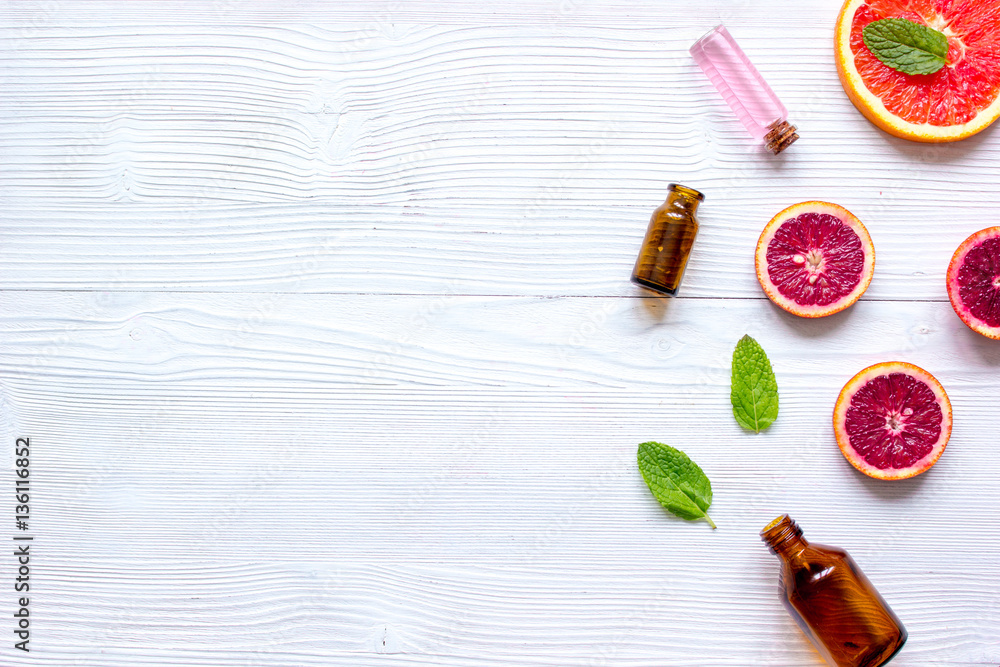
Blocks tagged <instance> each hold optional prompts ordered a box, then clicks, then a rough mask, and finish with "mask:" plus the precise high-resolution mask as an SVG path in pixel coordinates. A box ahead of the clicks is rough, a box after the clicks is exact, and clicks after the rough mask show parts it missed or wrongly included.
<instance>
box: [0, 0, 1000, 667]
mask: <svg viewBox="0 0 1000 667" xmlns="http://www.w3.org/2000/svg"><path fill="white" fill-rule="evenodd" d="M836 4H839V3H832V4H831V3H829V2H819V1H818V0H810V1H808V2H790V1H787V2H786V1H779V0H768V2H765V3H751V2H748V1H746V0H742V1H736V2H733V1H729V0H705V1H701V2H697V3H695V2H693V1H689V0H685V1H684V2H675V3H669V6H667V5H665V4H664V3H661V2H652V1H650V0H637V1H636V2H629V3H622V2H620V1H619V0H615V1H611V0H593V1H591V0H588V1H587V2H582V1H580V0H558V1H555V0H551V1H549V0H543V1H541V2H522V1H521V0H502V1H501V2H492V3H471V2H467V1H465V0H434V2H415V1H413V2H409V1H408V2H403V1H398V0H394V1H389V2H362V1H361V0H342V1H339V2H337V3H320V2H296V3H286V4H285V5H277V4H274V3H270V2H263V1H261V2H240V1H237V0H219V1H215V2H212V1H210V2H207V3H205V2H199V3H194V2H178V3H170V4H168V3H159V2H144V3H115V2H94V3H86V4H83V3H66V2H9V1H8V2H0V90H2V91H3V92H2V95H0V159H2V160H3V166H4V168H3V169H2V170H0V429H2V436H0V437H2V438H3V443H4V448H5V449H4V450H3V451H4V452H5V453H7V452H11V449H9V447H10V445H12V444H13V441H14V438H16V437H25V436H28V437H30V438H31V442H32V450H33V455H32V471H33V477H32V483H33V488H32V494H33V496H32V519H31V528H32V533H33V534H34V535H35V536H36V537H35V542H34V543H33V548H34V549H35V550H36V551H35V554H36V560H34V561H33V564H32V567H33V569H32V578H33V579H32V584H33V585H32V591H31V593H32V605H33V606H32V622H33V626H32V628H33V635H32V653H31V654H29V655H25V654H23V653H22V652H20V651H16V650H14V649H12V647H11V644H12V642H11V641H10V636H9V634H4V635H0V636H3V637H6V638H5V639H4V640H3V641H0V664H2V665H5V666H6V665H12V666H20V665H25V666H27V665H35V664H45V665H53V666H59V667H69V666H74V667H82V666H92V667H136V666H154V665H155V666H161V665H162V666H164V667H168V666H169V667H173V666H205V667H210V666H211V667H237V666H239V667H250V666H255V667H279V666H280V667H286V666H297V665H302V666H308V667H320V666H322V667H328V666H331V665H332V666H337V667H341V666H343V667H359V666H360V667H369V666H370V667H432V666H433V667H470V666H477V667H478V666H482V667H528V666H535V665H539V666H541V665H552V666H559V667H562V666H565V667H571V666H572V667H579V666H587V667H596V666H608V667H654V666H656V667H665V666H669V667H680V666H689V667H711V666H714V665H718V666H720V667H721V666H734V667H735V666H737V665H739V666H741V667H742V666H746V665H754V666H756V665H763V666H768V667H803V666H807V665H808V666H812V665H815V666H816V667H819V665H820V664H821V663H820V660H819V658H818V655H817V654H816V653H815V651H813V650H812V649H811V648H810V647H809V645H808V642H807V641H806V640H805V638H804V637H803V636H802V634H801V633H800V632H799V630H798V629H797V628H796V626H795V625H794V623H793V622H792V620H791V619H790V617H789V616H788V615H787V614H786V613H785V611H784V609H783V608H782V607H781V605H780V604H779V603H778V599H777V591H776V588H775V583H776V582H775V579H776V575H777V561H776V560H775V559H774V557H773V556H771V555H770V554H768V553H767V551H766V549H765V548H764V546H763V544H762V543H761V542H760V540H759V538H758V536H757V531H758V530H759V528H760V527H762V526H763V525H764V524H766V523H767V522H768V521H770V520H771V519H772V518H773V517H774V516H775V515H777V514H779V513H782V512H789V513H790V514H792V515H793V516H794V517H795V518H796V519H797V520H798V521H799V522H800V524H801V525H802V526H803V528H804V529H805V530H806V534H807V536H808V537H810V538H814V539H815V540H816V541H819V542H825V543H829V544H835V545H838V546H842V547H844V548H847V549H848V550H849V551H850V552H851V553H852V555H853V556H854V557H855V559H856V560H857V561H858V562H859V563H860V564H861V565H862V566H863V567H864V569H865V571H866V573H867V574H868V575H869V577H870V578H871V579H872V580H873V581H874V582H875V584H876V585H877V587H878V588H879V590H880V591H881V592H882V594H883V595H884V596H885V597H886V598H887V599H888V600H889V601H890V603H891V605H892V607H893V609H894V610H895V611H896V612H897V613H898V614H899V616H900V617H901V618H902V619H903V622H904V623H905V625H906V627H907V628H908V630H909V632H910V640H909V642H908V644H907V646H906V647H905V649H904V651H903V652H902V653H901V654H900V656H899V657H898V658H896V659H895V660H894V662H893V665H899V666H900V667H917V666H920V667H926V666H927V665H942V666H950V667H957V666H959V665H962V666H973V665H976V666H983V665H988V666H990V667H995V666H996V665H997V664H998V663H1000V641H998V639H997V638H998V637H1000V583H998V582H1000V563H998V561H997V559H996V557H995V553H994V552H995V548H994V546H995V544H996V543H997V539H998V537H1000V534H998V530H1000V529H998V523H997V519H998V518H1000V515H998V510H997V508H998V507H1000V490H998V487H997V485H996V482H995V480H996V479H997V478H998V476H1000V459H998V458H997V456H996V451H995V450H996V443H997V438H998V436H1000V421H998V417H997V415H998V408H1000V404H998V399H997V396H998V395H1000V373H998V370H1000V346H998V345H997V344H996V343H995V342H993V341H988V340H986V339H985V338H983V337H981V336H977V335H976V334H974V333H972V332H971V331H969V330H968V329H967V328H966V327H965V325H963V324H962V323H961V322H960V321H959V319H958V318H957V317H956V316H955V314H954V313H953V312H952V310H951V307H950V305H949V304H948V302H947V296H946V294H945V288H944V279H943V278H944V272H945V268H946V266H947V262H948V259H949V258H950V256H951V253H952V251H953V250H954V248H955V247H957V245H958V243H959V242H960V241H961V240H963V239H964V238H965V237H966V236H968V235H969V234H970V233H971V232H973V231H975V230H978V229H980V228H982V227H986V226H989V225H993V224H996V220H995V200H996V196H997V193H998V188H997V185H996V183H995V181H996V178H995V174H996V173H997V167H998V164H1000V153H998V151H997V150H996V149H995V148H994V147H993V145H992V144H993V143H994V141H995V140H994V138H993V137H992V134H993V133H994V132H993V131H987V132H984V133H983V134H981V135H980V136H978V137H976V138H973V139H971V140H968V141H965V142H962V143H961V144H957V145H946V146H918V145H914V144H908V143H906V142H903V141H899V140H895V139H892V138H889V137H886V136H884V135H882V134H880V133H879V132H878V131H877V130H875V129H874V128H873V127H871V126H870V125H869V124H868V123H867V121H865V120H864V119H863V118H862V117H861V116H860V114H858V113H857V112H856V111H855V110H854V108H853V107H852V106H851V105H850V103H849V102H848V101H847V99H846V97H845V96H844V94H843V92H842V90H841V87H840V84H839V82H838V80H837V77H836V74H835V71H834V67H833V62H832V48H831V41H832V26H833V21H834V18H835V14H836V10H837V7H836V6H835V5H836ZM720 21H722V22H725V23H726V24H727V25H728V27H729V28H730V30H731V31H732V32H733V34H734V35H735V36H736V38H737V39H738V40H739V41H740V43H741V44H742V45H743V46H744V47H745V49H746V50H747V52H748V53H749V55H750V56H751V58H752V59H753V60H754V62H755V63H756V64H757V66H758V67H759V68H760V70H761V71H762V72H763V74H764V75H765V77H766V78H767V79H768V80H769V81H770V82H771V84H772V86H773V87H774V88H775V90H776V91H777V92H778V95H779V96H780V97H781V98H782V99H783V101H784V102H785V103H786V104H787V106H788V107H789V109H790V112H791V120H792V121H793V122H795V123H796V124H797V125H798V126H799V129H800V133H801V134H802V137H803V138H802V140H801V141H800V142H799V143H797V144H796V145H795V147H794V148H793V149H791V150H790V151H788V153H787V154H786V155H785V157H784V158H783V159H780V160H774V159H772V158H770V157H767V156H765V155H762V154H761V153H759V152H758V151H757V149H756V148H755V147H754V146H753V145H752V144H751V143H750V140H749V139H748V137H747V136H746V135H745V133H744V131H743V129H742V127H740V126H739V125H738V122H737V121H736V120H735V119H734V118H733V117H732V116H731V114H730V112H729V111H728V109H727V108H726V107H725V106H724V104H723V102H722V101H721V99H720V98H719V97H718V96H717V94H716V93H715V91H714V90H713V89H712V88H711V87H710V86H709V84H708V83H707V82H706V81H705V80H704V77H703V76H702V74H701V73H700V72H699V71H698V70H697V69H696V68H695V66H694V65H693V63H692V62H691V61H690V59H689V58H688V56H687V47H688V46H689V45H690V43H691V42H692V41H693V40H694V39H696V38H697V37H698V36H700V35H701V34H702V33H703V32H704V31H705V30H706V29H707V28H709V27H711V26H712V25H714V24H716V23H718V22H720ZM672 181H680V182H683V183H686V184H689V185H691V186H694V187H698V188H699V189H702V190H703V191H705V192H706V194H707V195H708V198H707V201H706V202H705V204H704V205H703V206H702V209H701V213H700V218H701V221H702V225H703V231H702V235H701V237H700V238H699V240H698V243H697V245H696V248H695V251H694V255H693V257H692V260H691V263H690V266H689V269H688V273H687V276H686V278H685V283H684V286H683V288H682V293H681V297H680V298H677V299H670V300H667V299H660V298H654V297H650V296H649V295H648V293H645V292H642V291H640V290H638V289H636V288H634V287H632V286H631V285H630V284H629V283H628V276H629V273H630V271H631V268H632V263H633V262H634V260H635V255H636V252H637V250H638V246H639V243H640V241H641V238H642V235H643V233H644V230H645V225H646V222H647V220H648V218H649V215H650V213H651V212H652V210H653V209H654V208H655V207H656V206H657V205H658V204H659V203H660V202H661V201H662V199H663V197H664V194H665V186H666V184H667V183H669V182H672ZM806 199H826V200H831V201H835V202H838V203H840V204H842V205H844V206H846V207H847V208H849V209H851V210H852V211H853V212H854V213H856V214H857V215H858V216H859V217H860V218H861V219H862V220H863V221H864V222H865V224H866V225H867V226H868V229H869V231H870V232H871V235H872V237H873V240H874V242H875V246H876V249H877V253H878V259H877V264H876V276H875V280H874V281H873V282H872V286H871V288H870V289H869V291H868V293H867V294H866V296H865V297H864V298H863V299H862V300H861V301H860V302H859V303H858V304H856V305H855V306H853V307H852V308H850V309H849V310H847V311H845V312H843V313H841V314H838V315H836V316H833V317H830V318H826V319H824V320H822V321H806V320H802V319H799V318H795V317H792V316H789V315H787V314H785V313H783V312H782V311H780V310H778V309H777V308H775V307H774V306H773V305H772V304H771V303H770V302H769V301H767V300H766V298H764V296H763V294H762V292H761V290H760V288H759V285H758V284H757V282H756V278H755V277H754V274H753V264H752V262H753V259H752V258H753V248H754V245H755V243H756V239H757V236H758V234H759V232H760V229H761V228H762V227H763V226H764V224H765V223H766V221H767V220H768V219H769V218H770V217H771V216H772V215H773V214H774V213H776V212H777V211H779V210H780V209H782V208H784V207H785V206H786V205H788V204H790V203H793V202H796V201H802V200H806ZM744 333H750V334H751V335H753V336H754V337H755V338H756V339H757V340H758V341H759V342H760V343H761V344H762V345H763V347H764V349H765V350H766V351H767V352H768V354H769V355H770V357H771V361H772V363H773V365H774V369H775V373H776V375H777V380H778V384H779V389H780V396H781V408H780V414H779V417H778V420H777V422H776V423H775V424H774V425H773V426H772V427H771V428H770V429H769V430H768V431H767V432H765V433H763V434H761V435H752V434H748V433H745V432H743V431H742V430H740V428H739V427H738V426H737V425H736V423H735V421H734V420H733V418H732V415H731V413H730V406H729V363H730V355H731V353H732V348H733V346H734V345H735V342H736V340H738V338H739V337H740V336H742V335H743V334H744ZM889 359H901V360H905V361H909V362H912V363H916V364H918V365H920V366H922V367H924V368H926V369H928V370H929V371H931V372H932V373H933V374H934V375H935V376H936V377H937V378H938V379H939V380H940V381H941V382H942V384H943V385H944V386H945V388H946V389H947V391H948V393H949V395H950V397H951V400H952V403H953V406H954V410H955V427H954V431H953V435H952V440H951V443H950V444H949V446H948V449H947V450H946V452H945V454H944V456H943V457H942V459H941V461H940V462H939V463H938V464H937V465H936V466H935V467H934V469H933V470H931V471H929V472H928V473H927V474H925V475H922V476H920V477H918V478H915V479H913V480H908V481H905V482H900V483H893V484H886V483H879V482H877V481H875V480H871V479H868V478H866V477H863V476H862V475H860V474H858V473H857V472H856V471H855V470H854V469H853V468H851V466H850V465H849V464H848V463H847V462H846V461H845V460H844V458H843V457H842V456H841V454H840V452H839V450H838V449H837V447H836V444H835V442H834V440H833V436H832V433H831V426H830V414H831V412H832V407H833V402H834V400H835V398H836V396H837V394H838V392H839V390H840V388H841V387H842V386H843V384H844V382H845V381H846V380H847V379H848V378H850V377H851V376H852V375H853V374H854V373H855V372H856V371H858V370H860V369H861V368H863V367H865V366H867V365H870V364H872V363H876V362H879V361H885V360H889ZM650 439H658V440H663V441H666V442H669V443H671V444H674V445H676V446H679V447H681V448H683V449H684V450H685V451H686V452H688V453H689V454H690V455H691V456H692V458H693V459H694V460H696V461H697V462H698V463H699V464H700V465H701V466H702V467H703V468H704V469H705V471H706V472H707V474H708V475H709V477H710V478H711V480H712V482H713V486H714V490H715V499H714V503H713V506H712V510H711V513H712V516H713V518H714V520H715V521H716V523H717V524H718V525H719V529H718V530H717V531H712V530H711V529H709V528H708V526H707V525H706V524H703V523H692V524H687V523H684V522H682V521H680V520H678V519H676V518H674V517H672V516H670V515H669V514H667V513H666V512H664V511H663V510H662V508H660V506H659V505H658V504H657V503H656V501H655V499H653V497H652V496H651V495H650V494H649V492H648V490H647V489H646V487H645V486H644V484H643V482H642V480H641V477H640V476H639V474H638V470H637V468H636V465H635V460H634V458H635V448H636V445H637V444H638V443H639V442H642V441H644V440H650ZM9 455H10V457H11V460H13V454H12V453H10V454H9ZM9 468H10V467H9V466H8V468H7V469H9ZM7 479H8V480H9V479H10V475H9V474H8V475H7ZM0 486H2V488H5V489H9V488H10V487H9V481H5V482H3V483H2V484H0ZM11 510H13V506H12V504H11V505H3V504H0V511H2V512H9V511H11ZM4 516H8V518H9V514H4ZM11 530H13V529H12V528H11ZM9 537H10V535H9V533H3V532H0V539H8V540H9ZM12 573H13V566H12V560H11V558H10V557H9V556H8V557H0V590H7V589H8V588H9V584H10V581H11V579H12V577H13V574H12ZM13 602H14V596H13V594H12V593H9V594H8V595H0V615H6V614H9V613H11V612H12V611H13V609H12V607H11V605H12V604H13ZM8 618H10V617H9V616H8ZM9 627H10V626H5V625H2V624H0V631H3V632H6V633H9Z"/></svg>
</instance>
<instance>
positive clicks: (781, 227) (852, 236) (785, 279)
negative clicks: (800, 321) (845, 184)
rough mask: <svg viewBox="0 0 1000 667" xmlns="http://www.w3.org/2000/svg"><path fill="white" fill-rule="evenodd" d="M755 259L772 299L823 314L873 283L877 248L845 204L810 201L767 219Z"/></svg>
mask: <svg viewBox="0 0 1000 667" xmlns="http://www.w3.org/2000/svg"><path fill="white" fill-rule="evenodd" d="M754 264H755V265H756V267H757V279H758V280H759V281H760V286H761V287H763V288H764V292H765V293H766V294H767V296H768V298H769V299H771V301H773V302H774V303H776V304H777V305H778V306H780V307H781V308H784V309H785V310H787V311H788V312H790V313H792V314H794V315H799V316H800V317H824V316H826V315H832V314H833V313H836V312H839V311H841V310H843V309H844V308H847V307H848V306H850V305H851V304H852V303H854V302H855V301H857V300H858V299H859V298H860V297H861V295H862V294H864V292H865V290H866V289H868V284H869V283H871V280H872V274H873V273H874V272H875V248H874V247H873V246H872V239H871V237H870V236H869V235H868V230H867V229H865V226H864V225H862V224H861V221H860V220H858V219H857V218H856V217H854V215H853V214H852V213H851V212H850V211H848V210H847V209H846V208H844V207H843V206H837V205H836V204H829V203H827V202H821V201H807V202H802V203H801V204H795V205H793V206H789V207H788V208H786V209H785V210H784V211H782V212H781V213H779V214H778V215H776V216H774V217H773V218H772V219H771V221H770V222H769V223H767V226H766V227H764V231H763V232H761V234H760V238H759V239H758V240H757V257H756V260H755V262H754Z"/></svg>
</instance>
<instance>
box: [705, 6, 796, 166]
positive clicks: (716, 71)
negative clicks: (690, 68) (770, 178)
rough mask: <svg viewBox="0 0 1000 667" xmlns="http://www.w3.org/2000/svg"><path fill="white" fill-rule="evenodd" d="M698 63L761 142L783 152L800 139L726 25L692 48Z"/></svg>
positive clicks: (778, 102) (783, 108)
mask: <svg viewBox="0 0 1000 667" xmlns="http://www.w3.org/2000/svg"><path fill="white" fill-rule="evenodd" d="M691 55H692V56H693V57H694V60H695V62H697V63H698V65H699V66H700V67H701V69H702V70H703V71H704V72H705V74H706V76H708V79H709V81H711V82H712V84H713V85H714V86H715V88H716V89H717V90H718V91H719V92H720V93H721V94H722V97H723V99H725V100H726V103H727V104H729V107H730V108H731V109H732V110H733V112H734V113H735V114H736V117H737V118H739V119H740V121H741V122H742V123H743V125H744V127H746V128H747V131H748V132H750V134H751V135H752V136H753V137H754V138H755V139H757V140H758V141H764V142H766V143H767V147H768V149H769V150H771V152H773V153H780V152H781V151H782V150H784V149H785V148H787V147H788V146H789V145H791V143H792V142H793V141H795V140H796V139H798V135H797V134H795V128H794V127H793V126H792V125H789V124H788V122H787V121H786V120H785V119H786V118H787V116H788V111H787V109H785V105H784V104H782V103H781V100H779V99H778V96H777V95H775V94H774V91H773V90H771V87H770V86H768V85H767V82H766V81H764V77H762V76H761V75H760V72H758V71H757V68H756V67H754V66H753V63H751V62H750V60H749V58H747V57H746V54H745V53H743V50H742V49H740V47H739V45H738V44H737V43H736V40H734V39H733V37H732V35H730V34H729V31H728V30H726V28H725V26H721V25H720V26H717V27H716V28H714V29H713V30H711V31H710V32H709V33H708V34H707V35H705V36H704V37H702V38H701V39H699V40H698V41H697V42H695V43H694V45H693V46H692V47H691Z"/></svg>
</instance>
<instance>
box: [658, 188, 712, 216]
mask: <svg viewBox="0 0 1000 667" xmlns="http://www.w3.org/2000/svg"><path fill="white" fill-rule="evenodd" d="M667 190H668V192H669V194H668V195H667V202H666V205H667V208H671V209H674V210H676V211H685V212H687V213H689V214H690V215H694V213H695V211H697V210H698V204H700V203H701V202H702V201H704V199H705V195H703V194H702V193H700V192H698V191H697V190H695V189H694V188H689V187H687V186H684V185H679V184H677V183H671V184H670V185H669V186H668V187H667Z"/></svg>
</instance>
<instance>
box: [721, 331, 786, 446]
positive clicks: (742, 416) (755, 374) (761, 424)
mask: <svg viewBox="0 0 1000 667" xmlns="http://www.w3.org/2000/svg"><path fill="white" fill-rule="evenodd" d="M730 400H731V401H732V403H733V416H734V417H736V421H738V422H739V423H740V426H742V427H743V428H745V429H747V430H750V431H756V432H757V433H760V432H761V431H763V430H764V429H765V428H767V427H768V426H770V425H771V424H772V423H774V420H775V419H777V418H778V381H777V380H775V379H774V371H773V370H771V362H770V361H768V360H767V354H765V353H764V348H762V347H761V346H760V345H759V344H758V343H757V341H755V340H754V339H753V338H751V337H750V336H743V338H741V339H740V342H738V343H737V344H736V349H735V350H733V385H732V391H731V394H730Z"/></svg>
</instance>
